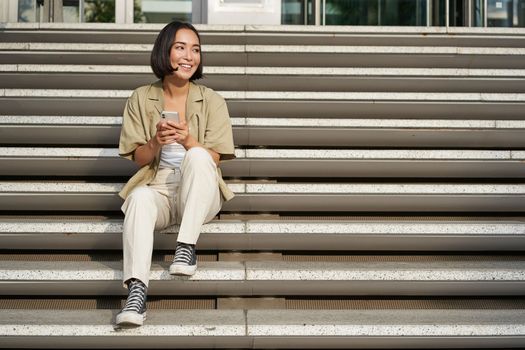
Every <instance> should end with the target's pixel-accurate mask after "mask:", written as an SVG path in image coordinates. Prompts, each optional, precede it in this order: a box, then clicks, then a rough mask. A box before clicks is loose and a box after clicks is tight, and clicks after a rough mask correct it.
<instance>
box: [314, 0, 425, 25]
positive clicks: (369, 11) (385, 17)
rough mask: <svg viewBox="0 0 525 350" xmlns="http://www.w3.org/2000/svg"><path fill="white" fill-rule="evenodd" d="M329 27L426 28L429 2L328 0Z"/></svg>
mask: <svg viewBox="0 0 525 350" xmlns="http://www.w3.org/2000/svg"><path fill="white" fill-rule="evenodd" d="M325 11H326V14H325V17H324V18H325V24H327V25H386V26H425V25H426V18H427V5H426V0H372V1H369V0H326V2H325Z"/></svg>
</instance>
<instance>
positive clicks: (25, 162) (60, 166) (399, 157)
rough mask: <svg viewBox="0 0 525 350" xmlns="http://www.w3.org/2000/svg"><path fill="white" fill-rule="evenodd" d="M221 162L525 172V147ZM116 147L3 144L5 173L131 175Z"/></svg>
mask: <svg viewBox="0 0 525 350" xmlns="http://www.w3.org/2000/svg"><path fill="white" fill-rule="evenodd" d="M235 154H236V155H237V159H236V160H233V161H231V162H225V163H223V164H221V169H222V170H223V175H224V176H233V177H367V178H370V177H389V178H394V177H411V178H412V177H431V178H432V177H435V176H436V173H438V174H439V176H440V177H441V178H445V177H459V178H465V177H469V178H522V177H525V162H523V160H525V152H524V151H497V150H491V151H489V150H486V151H480V150H476V151H474V150H359V149H357V150H351V149H237V150H236V151H235ZM137 170H138V167H137V166H136V165H135V164H134V163H133V162H129V161H128V160H126V159H123V158H120V157H119V155H118V149H116V148H43V147H38V148H37V147H0V175H4V176H131V175H133V174H134V173H135V172H136V171H137Z"/></svg>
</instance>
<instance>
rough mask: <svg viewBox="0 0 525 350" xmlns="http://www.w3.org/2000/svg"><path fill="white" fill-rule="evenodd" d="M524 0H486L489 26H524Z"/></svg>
mask: <svg viewBox="0 0 525 350" xmlns="http://www.w3.org/2000/svg"><path fill="white" fill-rule="evenodd" d="M524 22H525V0H488V1H487V25H488V26H489V27H525V23H524Z"/></svg>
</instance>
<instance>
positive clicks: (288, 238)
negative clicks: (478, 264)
mask: <svg viewBox="0 0 525 350" xmlns="http://www.w3.org/2000/svg"><path fill="white" fill-rule="evenodd" d="M177 232H178V226H177V225H175V226H171V227H169V228H167V229H165V230H162V231H161V232H158V233H156V234H155V240H154V248H155V249H175V235H174V234H176V233H177ZM0 237H1V240H2V248H3V249H38V250H44V249H47V250H49V249H51V250H65V249H96V250H111V249H114V250H119V249H121V248H122V220H121V219H103V220H100V219H93V220H86V219H84V218H81V219H77V220H75V219H74V217H66V218H47V219H45V217H44V218H42V219H41V218H39V217H38V216H29V217H18V218H17V217H12V218H2V219H0ZM198 248H199V249H207V250H210V249H211V250H232V249H233V250H277V251H279V250H292V251H294V250H327V251H333V250H348V251H356V250H376V251H377V250H384V251H388V250H393V251H418V250H434V251H439V250H441V251H476V250H481V251H487V250H490V251H516V250H525V221H523V219H522V220H519V219H514V220H511V219H499V220H496V219H494V220H490V221H488V220H487V219H481V220H473V219H470V220H469V219H468V218H466V219H464V220H462V221H451V220H447V221H443V220H442V221H437V220H434V221H432V220H431V219H429V218H427V219H424V220H423V221H411V220H410V219H408V220H405V221H400V220H398V221H389V220H382V221H381V220H378V219H374V218H371V220H367V221H360V220H357V221H355V220H354V221H349V220H338V221H335V222H334V221H330V220H329V219H327V220H293V221H288V220H287V221H276V220H271V221H260V220H248V221H236V220H217V221H213V222H211V223H209V224H205V225H204V226H203V227H202V230H201V236H200V238H199V243H198Z"/></svg>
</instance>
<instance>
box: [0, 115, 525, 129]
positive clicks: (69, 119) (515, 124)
mask: <svg viewBox="0 0 525 350" xmlns="http://www.w3.org/2000/svg"><path fill="white" fill-rule="evenodd" d="M231 122H232V125H233V126H234V127H242V126H244V127H275V128H278V127H283V128H307V127H316V128H371V129H381V128H396V129H409V130H410V129H412V128H417V129H422V128H425V129H433V128H435V129H439V130H441V129H476V130H477V129H525V120H483V119H464V120H462V119H452V120H451V119H363V118H323V119H317V118H231ZM0 125H9V126H30V125H38V126H39V127H47V126H57V125H64V126H65V125H79V126H93V127H98V126H118V127H120V126H121V125H122V117H121V116H73V115H72V116H44V115H32V116H28V115H20V116H19V115H0Z"/></svg>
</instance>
